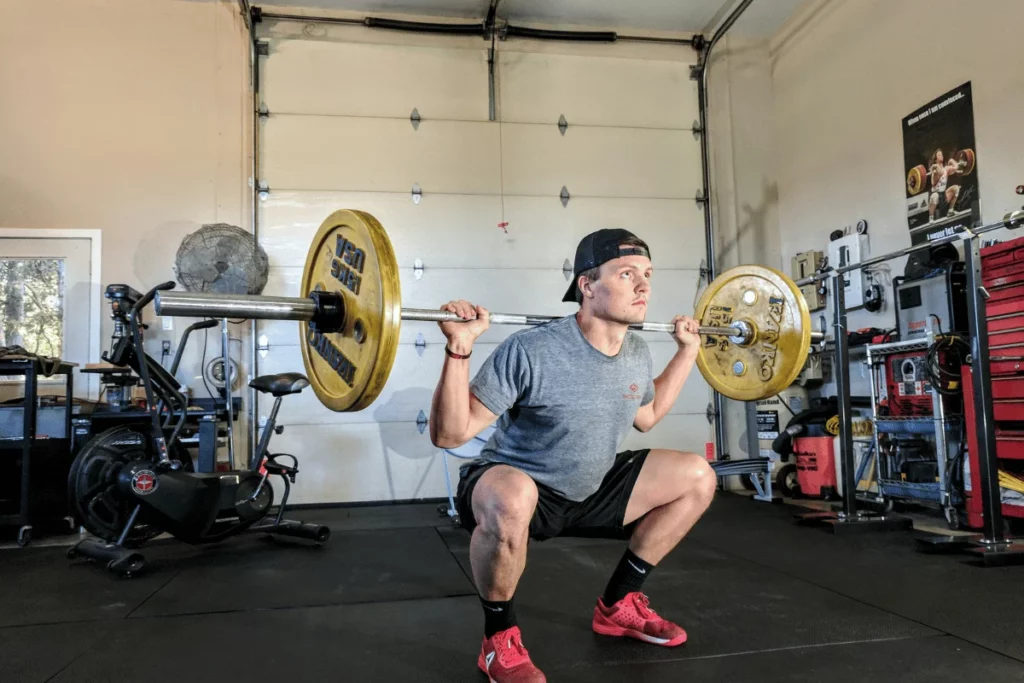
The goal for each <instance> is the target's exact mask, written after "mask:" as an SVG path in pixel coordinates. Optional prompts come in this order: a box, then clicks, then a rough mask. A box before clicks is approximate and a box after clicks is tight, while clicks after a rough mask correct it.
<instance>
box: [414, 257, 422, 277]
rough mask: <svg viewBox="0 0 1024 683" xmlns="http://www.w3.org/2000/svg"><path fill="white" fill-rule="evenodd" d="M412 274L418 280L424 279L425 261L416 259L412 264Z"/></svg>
mask: <svg viewBox="0 0 1024 683" xmlns="http://www.w3.org/2000/svg"><path fill="white" fill-rule="evenodd" d="M412 274H413V275H414V276H415V277H416V279H417V280H421V279H423V261H421V260H420V259H416V260H415V261H413V263H412Z"/></svg>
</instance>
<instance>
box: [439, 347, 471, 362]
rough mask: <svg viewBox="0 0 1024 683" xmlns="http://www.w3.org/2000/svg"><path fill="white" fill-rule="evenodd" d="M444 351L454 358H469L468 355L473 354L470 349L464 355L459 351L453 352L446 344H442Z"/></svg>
mask: <svg viewBox="0 0 1024 683" xmlns="http://www.w3.org/2000/svg"><path fill="white" fill-rule="evenodd" d="M444 352H445V353H447V354H448V355H449V356H451V357H452V358H454V359H456V360H465V359H466V358H469V357H470V356H472V355H473V352H472V351H470V352H469V353H467V354H466V355H462V354H461V353H455V352H454V351H452V350H451V349H449V348H448V345H447V344H445V345H444Z"/></svg>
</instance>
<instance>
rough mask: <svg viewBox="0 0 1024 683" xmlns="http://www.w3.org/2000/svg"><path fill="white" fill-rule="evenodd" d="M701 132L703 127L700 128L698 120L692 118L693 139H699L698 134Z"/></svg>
mask: <svg viewBox="0 0 1024 683" xmlns="http://www.w3.org/2000/svg"><path fill="white" fill-rule="evenodd" d="M703 132H704V129H703V128H701V126H700V121H697V120H696V119H694V121H693V139H694V140H700V135H701V133H703Z"/></svg>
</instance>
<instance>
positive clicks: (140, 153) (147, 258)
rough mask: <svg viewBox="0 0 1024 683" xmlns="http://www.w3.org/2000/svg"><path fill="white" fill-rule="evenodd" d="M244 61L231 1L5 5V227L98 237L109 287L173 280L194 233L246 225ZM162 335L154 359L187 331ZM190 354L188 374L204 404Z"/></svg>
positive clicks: (85, 0) (0, 45)
mask: <svg viewBox="0 0 1024 683" xmlns="http://www.w3.org/2000/svg"><path fill="white" fill-rule="evenodd" d="M247 60H248V43H247V39H246V33H245V27H244V25H243V24H242V20H241V18H240V17H239V16H238V5H237V3H236V2H235V0H230V1H229V0H220V1H218V0H192V1H189V0H160V1H153V0H150V1H146V2H140V1H139V0H77V1H76V2H5V3H3V4H2V5H0V101H2V102H3V106H2V107H0V131H2V132H0V225H2V226H5V227H16V228H98V229H100V230H102V233H103V256H102V282H103V284H104V286H105V285H106V284H110V283H117V282H123V283H127V284H130V285H131V286H133V287H135V288H136V289H138V290H140V291H144V290H146V289H148V288H149V287H152V286H153V285H156V284H158V283H159V282H162V281H165V280H173V279H174V272H173V271H172V269H171V268H172V265H173V263H174V256H175V252H176V250H177V248H178V244H179V243H180V242H181V239H182V238H183V237H184V236H185V235H186V234H188V233H190V232H193V231H195V230H197V229H198V228H199V227H200V226H201V225H202V224H204V223H215V222H221V221H223V222H227V223H231V224H234V225H240V226H242V227H247V225H248V221H247V216H248V211H247V207H248V203H247V202H248V200H247V197H248V192H247V187H246V183H247V179H248V168H249V167H248V163H247V162H246V154H247V152H246V149H247V145H245V144H244V142H245V140H246V139H247V136H248V132H247V131H246V126H245V122H246V120H247V117H246V115H245V112H246V111H247V110H248V107H247V99H248V82H247V81H248V66H247V64H248V62H247ZM103 317H104V321H103V327H102V340H101V347H102V348H103V349H106V348H108V346H109V339H110V335H111V333H112V331H113V326H112V323H111V321H110V319H109V309H108V308H106V307H105V306H104V309H103ZM154 317H155V316H153V315H150V319H153V318H154ZM175 323H176V328H183V327H184V326H185V325H184V324H182V323H185V324H187V322H186V321H184V320H181V321H175ZM158 327H159V325H157V326H154V327H153V328H151V330H150V332H149V336H148V343H147V346H148V347H149V350H150V352H151V353H155V354H156V355H157V356H159V353H160V340H161V339H163V338H167V337H172V338H174V339H176V338H177V335H178V334H179V333H180V329H175V330H173V331H172V332H164V331H162V330H160V329H157V328H158ZM236 330H237V332H238V333H244V330H245V328H243V327H237V328H236ZM233 334H235V333H233ZM235 336H237V334H235ZM200 338H201V337H200ZM214 341H215V339H214V335H211V343H210V349H211V350H210V353H211V354H214V353H217V351H216V350H215V349H216V346H215V343H214ZM174 343H175V344H176V341H175V342H174ZM189 346H190V349H191V351H192V352H193V353H191V354H189V356H188V357H187V359H186V363H184V364H183V368H186V366H187V368H186V371H184V372H182V373H181V376H182V377H183V378H184V379H185V380H186V381H187V382H188V383H189V384H191V385H192V386H198V390H197V395H205V394H206V391H205V389H203V388H202V382H201V381H199V380H197V379H196V377H197V376H198V364H199V353H200V352H201V349H199V345H198V343H196V342H190V345H189ZM235 349H236V353H237V351H238V350H239V347H238V345H235ZM172 351H173V349H172ZM240 357H241V359H243V360H244V359H245V358H246V357H247V354H244V355H242V356H240ZM92 360H93V361H99V358H95V359H92ZM243 446H244V444H243Z"/></svg>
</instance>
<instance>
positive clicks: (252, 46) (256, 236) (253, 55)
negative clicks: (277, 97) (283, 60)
mask: <svg viewBox="0 0 1024 683" xmlns="http://www.w3.org/2000/svg"><path fill="white" fill-rule="evenodd" d="M246 4H248V3H246ZM246 19H247V24H246V25H247V26H248V27H249V79H250V90H251V91H252V168H251V171H250V174H249V182H250V185H251V186H250V188H249V190H250V191H249V202H250V204H249V225H250V226H251V228H252V239H253V242H255V243H256V244H259V240H260V230H259V218H258V216H257V211H256V209H257V199H256V197H257V195H258V193H259V155H260V111H259V110H260V73H259V59H260V57H259V53H258V52H257V50H256V22H254V21H251V20H250V19H251V17H248V16H247V17H246ZM258 335H259V321H258V320H256V319H255V318H254V319H253V320H252V321H251V322H250V323H249V369H250V372H249V380H250V381H252V380H253V379H255V378H256V377H259V367H260V355H259V340H258V339H257V337H258ZM246 414H247V415H248V419H249V448H248V451H249V458H248V460H249V462H252V460H253V458H254V457H255V456H256V440H257V438H258V434H259V431H258V426H259V425H258V423H259V414H260V395H259V392H257V391H256V390H255V389H253V388H252V387H249V409H248V412H247V413H246Z"/></svg>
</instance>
